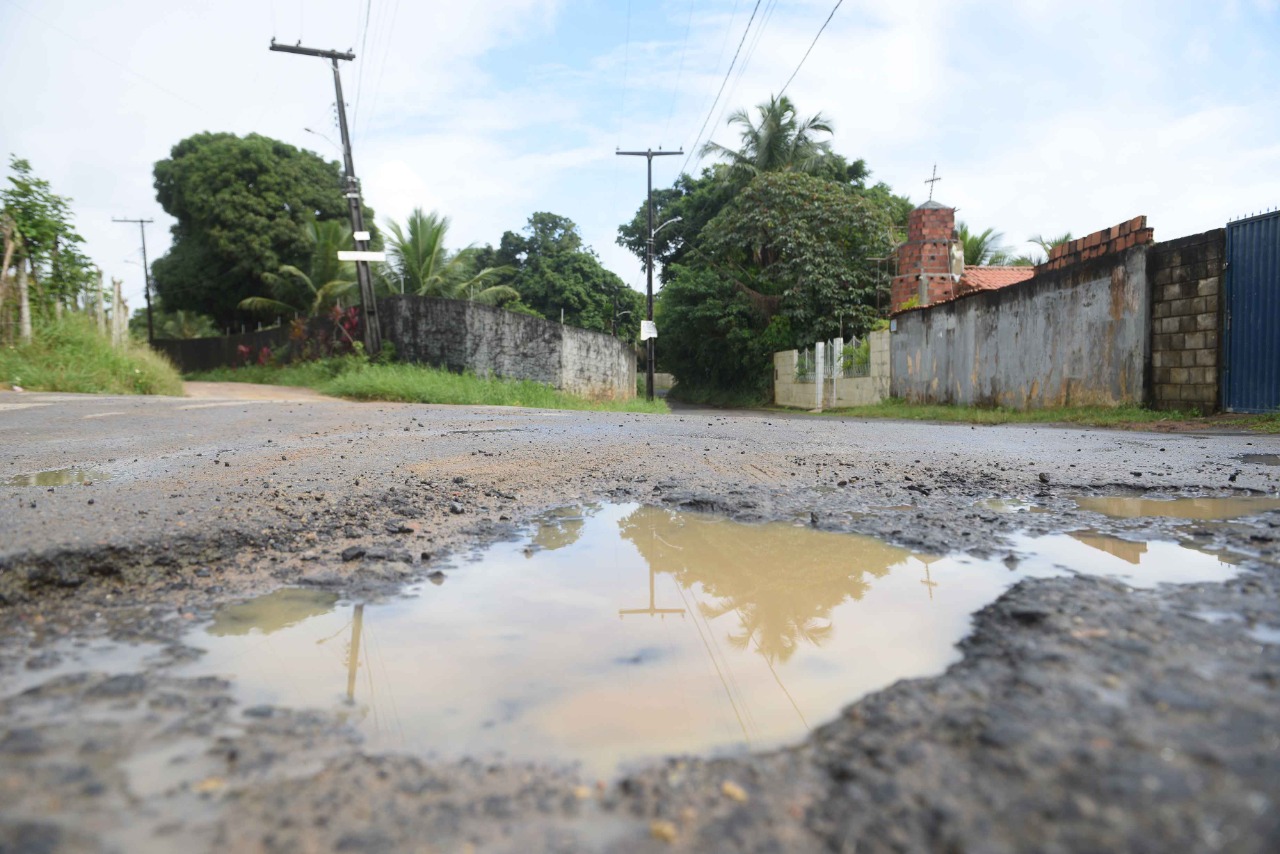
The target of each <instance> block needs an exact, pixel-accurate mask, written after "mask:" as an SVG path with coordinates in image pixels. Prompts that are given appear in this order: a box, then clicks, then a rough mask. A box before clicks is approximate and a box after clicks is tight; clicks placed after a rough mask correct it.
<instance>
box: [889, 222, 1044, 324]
mask: <svg viewBox="0 0 1280 854" xmlns="http://www.w3.org/2000/svg"><path fill="white" fill-rule="evenodd" d="M1034 275H1035V268H1034V267H966V266H965V263H964V247H963V246H962V245H961V243H960V238H959V236H958V235H957V234H956V209H955V208H952V207H948V206H947V205H944V204H942V203H941V202H935V201H933V200H932V199H930V200H929V201H927V202H925V203H924V204H922V205H920V206H919V207H918V208H916V209H915V210H913V211H912V212H911V215H910V216H909V217H908V219H907V240H906V242H905V243H903V244H901V245H900V246H899V247H898V275H896V276H894V278H893V282H892V284H891V285H890V303H889V310H890V313H897V312H899V311H902V310H903V309H904V308H914V307H916V306H926V305H935V304H937V303H940V302H949V301H950V300H953V299H955V298H956V297H959V296H963V295H965V294H968V293H974V292H976V291H994V290H998V289H1000V288H1004V287H1008V286H1009V285H1014V284H1017V283H1018V282H1025V281H1026V280H1027V279H1030V278H1031V277H1032V276H1034Z"/></svg>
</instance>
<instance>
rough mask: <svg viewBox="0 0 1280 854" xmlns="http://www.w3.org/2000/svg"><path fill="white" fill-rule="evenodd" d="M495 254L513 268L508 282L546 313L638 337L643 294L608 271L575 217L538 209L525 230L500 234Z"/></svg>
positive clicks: (577, 324)
mask: <svg viewBox="0 0 1280 854" xmlns="http://www.w3.org/2000/svg"><path fill="white" fill-rule="evenodd" d="M484 251H487V252H492V253H493V256H492V257H493V258H494V259H495V260H496V261H497V262H498V263H500V264H502V265H504V266H506V267H508V268H510V269H511V270H512V274H511V276H510V279H509V283H510V285H511V286H512V287H514V288H515V289H516V290H517V291H518V292H519V293H520V297H521V299H522V300H523V301H524V303H525V304H526V305H528V306H529V307H530V308H532V309H533V310H534V311H537V312H538V313H540V314H541V315H542V316H544V317H547V318H549V319H551V320H559V319H560V313H561V311H562V310H563V312H564V320H565V323H568V324H570V325H573V326H578V327H581V328H583V329H594V330H597V331H600V332H610V333H612V332H613V331H614V329H615V324H616V330H617V334H618V336H619V337H621V338H623V339H624V340H634V339H635V338H636V337H637V336H638V335H639V332H640V320H641V316H642V311H643V308H644V297H643V296H641V295H640V294H639V293H637V292H636V291H634V290H632V289H631V288H629V287H627V285H626V283H625V282H623V281H622V279H620V278H619V277H618V276H617V275H616V274H614V273H612V272H610V271H608V270H606V269H605V268H604V267H603V266H602V265H601V263H600V259H599V258H598V257H597V256H596V254H595V252H593V251H592V250H591V249H590V248H588V247H587V246H585V245H584V244H583V242H582V235H581V234H579V233H578V227H577V225H575V224H574V222H573V220H571V219H569V218H568V217H563V216H559V215H558V214H553V213H547V212H545V211H539V212H537V213H534V214H533V215H532V216H530V217H529V221H528V224H527V225H526V226H525V228H524V229H523V233H522V234H517V233H515V232H513V231H508V232H506V233H505V234H503V235H502V241H501V242H500V244H499V246H498V248H497V249H496V250H484Z"/></svg>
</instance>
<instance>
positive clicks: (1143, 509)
mask: <svg viewBox="0 0 1280 854" xmlns="http://www.w3.org/2000/svg"><path fill="white" fill-rule="evenodd" d="M1075 502H1076V504H1077V505H1078V506H1079V507H1080V509H1081V510H1092V511H1093V512H1095V513H1101V514H1103V515H1104V516H1110V517H1112V518H1113V519H1139V518H1148V517H1159V518H1166V519H1194V520H1199V521H1209V520H1223V519H1238V518H1240V517H1242V516H1252V515H1254V514H1257V513H1262V512H1264V511H1267V510H1275V509H1276V508H1280V498H1261V497H1243V498H1138V497H1131V496H1115V495H1111V496H1079V497H1077V498H1076V499H1075Z"/></svg>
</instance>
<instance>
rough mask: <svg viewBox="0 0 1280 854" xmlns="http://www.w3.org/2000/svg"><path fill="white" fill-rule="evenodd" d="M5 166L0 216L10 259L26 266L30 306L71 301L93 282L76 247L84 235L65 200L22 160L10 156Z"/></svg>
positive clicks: (92, 270) (37, 307) (86, 261)
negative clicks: (9, 240)
mask: <svg viewBox="0 0 1280 854" xmlns="http://www.w3.org/2000/svg"><path fill="white" fill-rule="evenodd" d="M9 170H10V174H9V179H8V180H9V186H7V187H5V188H4V189H3V190H0V216H3V217H4V218H5V219H7V220H8V222H9V224H10V225H11V227H12V233H13V238H14V253H13V259H12V260H14V261H16V262H17V263H19V264H26V265H27V266H28V268H29V270H30V273H31V277H32V280H33V282H34V283H35V284H36V287H35V288H34V296H33V297H32V303H33V308H34V309H35V310H37V311H39V310H40V309H42V308H47V306H48V305H52V304H53V302H54V301H57V300H60V301H63V302H67V301H74V300H75V299H76V298H77V297H79V296H80V295H81V293H82V292H84V291H86V290H87V289H88V288H89V287H90V286H96V280H97V269H96V268H95V267H94V266H93V263H92V262H91V261H90V260H89V258H88V257H86V256H85V254H84V252H83V250H82V248H81V247H82V246H83V245H84V238H83V237H81V236H80V234H79V232H77V231H76V228H75V224H74V215H73V214H72V212H71V199H69V198H67V197H65V196H61V195H58V194H57V193H55V192H54V191H53V188H52V186H51V185H50V184H49V182H48V181H46V180H44V179H43V178H38V177H36V175H35V174H34V172H33V170H32V168H31V163H30V162H28V161H27V160H23V159H22V158H20V157H16V156H11V157H10V159H9ZM0 272H3V271H0Z"/></svg>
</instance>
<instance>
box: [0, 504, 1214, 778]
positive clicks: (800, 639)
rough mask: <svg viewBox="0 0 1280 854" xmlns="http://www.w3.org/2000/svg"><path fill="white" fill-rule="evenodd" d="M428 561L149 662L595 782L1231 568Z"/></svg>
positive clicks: (757, 733) (1065, 562) (491, 553)
mask: <svg viewBox="0 0 1280 854" xmlns="http://www.w3.org/2000/svg"><path fill="white" fill-rule="evenodd" d="M444 570H445V574H444V576H443V583H439V584H437V583H434V582H438V581H440V580H441V578H439V577H437V578H435V579H434V580H428V581H425V582H423V583H422V584H420V585H418V586H415V587H412V588H410V589H409V591H408V593H407V595H404V596H398V597H393V598H391V599H388V600H379V601H366V602H362V601H345V600H339V599H338V598H337V597H335V596H334V595H333V594H332V593H328V592H324V591H318V590H312V589H299V588H288V589H283V590H278V591H276V592H274V593H270V594H267V595H265V596H261V597H258V598H255V599H252V600H249V601H246V602H242V603H238V604H235V605H230V606H228V607H225V608H223V609H221V610H220V611H219V612H218V613H217V614H216V615H215V617H214V618H213V620H212V621H211V622H209V623H208V624H207V625H204V626H202V627H197V628H195V629H193V630H191V631H190V632H189V633H188V634H187V636H186V637H185V639H184V640H185V643H186V644H188V645H190V646H191V647H195V648H197V649H200V650H203V651H204V654H203V655H202V656H200V657H199V658H198V659H196V660H194V661H189V662H187V663H170V664H154V663H153V664H151V665H150V666H151V667H154V668H157V669H162V670H164V671H165V672H166V673H168V674H169V675H172V676H176V677H204V676H219V677H224V678H226V679H228V680H230V682H231V684H232V686H233V687H232V691H233V693H234V695H235V697H236V700H237V702H238V708H239V710H240V714H242V715H245V716H246V717H245V718H244V719H245V720H251V719H255V718H270V717H274V716H277V715H281V714H283V713H282V712H280V711H278V710H280V709H294V710H318V711H321V712H324V713H326V714H327V715H329V716H330V718H331V719H336V720H337V721H339V722H342V723H346V724H349V725H351V726H353V727H354V728H355V729H357V730H358V731H359V732H360V733H361V734H362V735H363V737H364V739H365V749H367V750H369V751H374V752H381V751H391V752H409V753H413V754H418V755H425V756H434V757H438V758H442V759H456V758H460V757H464V756H473V757H482V758H488V757H495V756H503V757H506V758H508V759H512V760H533V761H547V762H552V763H555V764H563V763H565V762H570V761H574V762H578V763H580V764H581V766H582V770H583V772H584V773H586V774H589V775H593V776H596V777H599V778H608V777H612V776H613V775H614V774H615V773H617V771H618V770H619V769H620V768H622V767H624V766H625V765H626V764H628V763H630V762H633V761H636V760H642V759H648V758H652V757H658V756H662V755H669V754H688V753H696V754H700V755H716V754H732V753H738V752H742V751H745V750H756V749H765V748H770V747H775V746H779V745H782V744H786V743H793V742H796V741H799V740H800V739H802V738H803V737H804V736H805V735H806V734H807V733H808V732H809V731H810V730H811V728H813V727H815V726H818V725H820V724H822V723H825V722H827V721H829V720H831V719H833V718H834V717H836V716H837V715H838V713H839V711H840V709H841V708H842V707H844V706H845V705H847V704H848V703H850V702H853V701H855V700H857V699H859V698H860V697H863V696H865V695H866V694H868V693H870V692H873V691H877V690H880V689H883V688H885V687H887V686H889V685H891V684H892V683H894V682H896V681H898V680H900V679H906V678H917V677H925V676H932V675H936V674H939V673H941V672H942V671H943V670H944V669H945V668H946V667H947V666H948V665H949V664H951V663H952V662H954V661H956V660H957V659H958V657H959V652H958V650H957V648H956V644H957V642H958V641H960V640H961V639H962V638H963V637H964V636H965V635H966V634H967V633H968V632H969V630H970V626H971V619H972V614H973V613H974V612H976V611H978V610H979V609H981V608H982V607H984V606H985V605H987V604H989V603H991V602H992V601H994V600H995V599H996V598H997V597H998V596H1000V594H1001V593H1003V592H1004V591H1005V590H1007V589H1008V588H1009V587H1010V586H1011V585H1012V584H1013V583H1014V582H1016V581H1018V580H1020V579H1023V578H1028V577H1050V576H1058V575H1063V574H1068V573H1072V572H1079V573H1088V574H1093V575H1104V576H1111V577H1116V578H1121V579H1124V580H1125V581H1126V582H1127V583H1128V584H1130V585H1133V586H1149V585H1154V584H1156V583H1158V582H1198V581H1221V580H1225V579H1227V578H1229V577H1231V576H1232V575H1233V574H1234V573H1235V571H1236V569H1235V568H1234V567H1232V566H1231V565H1229V564H1228V563H1226V562H1224V561H1223V560H1222V559H1221V558H1219V557H1218V556H1217V555H1215V554H1210V553H1204V552H1199V551H1196V550H1193V549H1191V548H1186V547H1184V546H1181V545H1179V544H1177V543H1173V542H1165V541H1150V542H1132V541H1128V540H1120V539H1116V538H1113V537H1109V536H1105V535H1102V534H1098V533H1095V532H1089V531H1084V532H1076V533H1074V534H1056V535H1049V536H1038V537H1031V536H1025V535H1017V536H1015V537H1013V538H1012V548H1011V549H1009V550H1007V551H1006V550H1001V552H1000V554H998V555H996V556H995V557H993V558H991V559H979V558H975V557H971V556H968V555H948V556H940V555H928V554H921V553H915V552H911V551H908V550H906V549H902V548H898V547H895V546H892V545H888V544H886V543H884V542H881V541H879V540H877V539H874V538H871V537H863V536H857V535H850V534H838V533H829V532H823V531H818V530H814V529H812V528H809V527H802V526H795V525H788V524H781V523H774V524H765V525H749V524H743V523H737V522H733V521H730V520H727V519H723V518H719V517H714V516H709V515H703V514H697V513H683V512H677V511H674V510H670V509H667V508H661V507H648V506H639V505H635V504H607V505H603V506H599V507H591V508H571V509H569V510H565V511H560V512H557V513H555V514H550V515H549V516H548V517H546V519H545V520H544V522H543V523H542V524H541V525H539V526H538V527H537V529H536V530H534V531H531V532H530V533H529V535H528V536H527V537H526V538H525V539H523V540H522V541H519V542H506V543H498V544H495V545H492V546H489V547H487V548H486V549H483V550H482V551H481V552H480V553H479V557H478V558H477V559H476V560H473V561H467V562H461V563H457V564H454V565H452V566H446V567H444ZM128 649H129V648H127V647H126V648H125V651H124V652H122V651H121V650H120V649H115V648H112V649H108V650H105V651H100V652H95V651H93V650H84V649H81V650H74V651H71V652H67V653H66V654H65V657H64V658H63V659H62V660H60V661H59V662H58V664H57V667H56V668H53V669H52V670H51V671H50V673H65V672H68V671H69V670H71V669H73V668H80V669H88V670H96V671H106V672H120V671H121V670H122V669H123V670H136V669H143V668H142V666H141V665H140V664H139V656H138V655H136V654H134V653H130V652H128ZM152 661H153V662H154V659H152ZM33 677H34V678H33ZM38 678H40V677H39V676H37V675H36V674H33V673H30V672H28V673H26V674H24V678H22V679H21V680H19V682H20V684H22V685H23V686H24V687H25V686H28V685H30V684H31V682H33V681H35V679H38ZM7 681H8V680H6V682H7ZM14 687H15V686H13V685H11V684H6V685H5V686H4V690H3V692H0V693H4V694H6V695H8V694H10V693H11V692H12V691H13V689H14Z"/></svg>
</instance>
